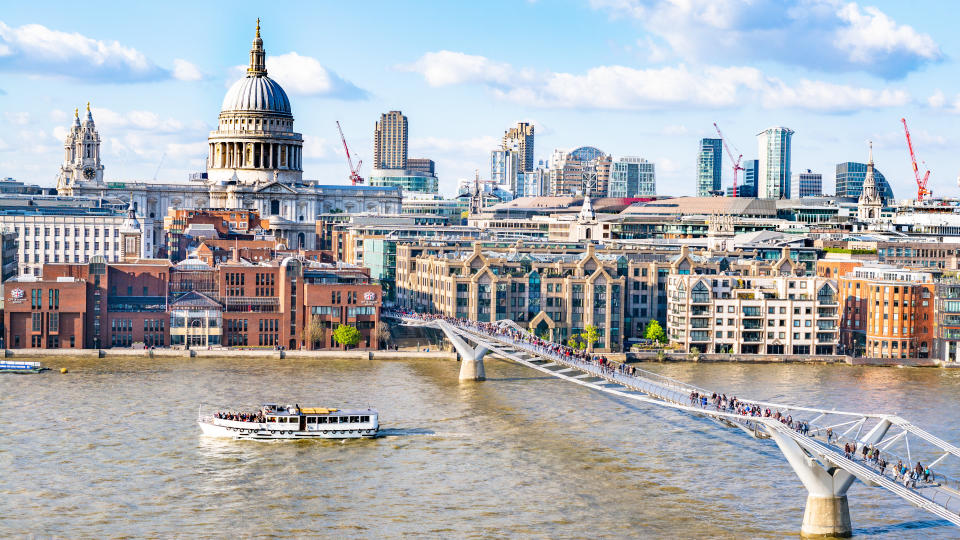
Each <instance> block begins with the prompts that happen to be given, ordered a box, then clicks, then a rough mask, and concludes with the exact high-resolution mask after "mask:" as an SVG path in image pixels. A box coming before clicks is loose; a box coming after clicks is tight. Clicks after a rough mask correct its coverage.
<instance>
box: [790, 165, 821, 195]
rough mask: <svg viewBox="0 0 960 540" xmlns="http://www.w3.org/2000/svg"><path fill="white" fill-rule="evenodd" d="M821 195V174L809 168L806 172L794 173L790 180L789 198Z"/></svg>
mask: <svg viewBox="0 0 960 540" xmlns="http://www.w3.org/2000/svg"><path fill="white" fill-rule="evenodd" d="M821 195H823V175H821V174H820V173H815V172H813V171H811V170H810V169H807V172H801V173H794V175H793V178H792V179H791V180H790V198H791V199H799V198H800V197H819V196H821Z"/></svg>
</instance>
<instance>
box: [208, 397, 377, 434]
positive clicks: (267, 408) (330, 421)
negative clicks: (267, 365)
mask: <svg viewBox="0 0 960 540" xmlns="http://www.w3.org/2000/svg"><path fill="white" fill-rule="evenodd" d="M197 423H198V424H200V430H201V431H202V432H203V434H204V435H207V436H211V437H229V438H232V439H246V440H257V441H268V440H299V439H359V438H365V439H372V438H374V437H376V436H377V433H378V432H379V431H380V424H379V414H378V413H377V411H375V410H373V409H334V408H329V407H300V406H299V405H278V404H276V403H266V404H264V405H263V406H262V407H260V409H259V410H257V411H255V412H246V413H238V412H225V411H215V412H212V413H210V414H204V410H203V405H202V404H201V405H200V412H199V414H198V418H197Z"/></svg>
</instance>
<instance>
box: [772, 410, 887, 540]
mask: <svg viewBox="0 0 960 540" xmlns="http://www.w3.org/2000/svg"><path fill="white" fill-rule="evenodd" d="M888 429H890V421H889V420H882V421H881V422H880V423H878V424H877V425H876V426H875V427H874V428H873V429H872V430H870V432H869V433H867V435H866V436H864V437H863V438H862V439H860V443H861V444H876V443H877V442H879V441H881V440H882V439H883V437H884V436H885V435H886V433H887V430H888ZM768 432H769V433H770V436H771V437H772V438H773V440H774V441H775V442H776V443H777V446H779V447H780V451H781V452H783V455H784V457H785V458H787V462H788V463H789V464H790V466H791V467H792V468H793V470H794V472H796V473H797V476H798V477H799V478H800V481H801V482H802V483H803V485H804V487H806V488H807V505H806V508H805V509H804V511H803V524H802V525H801V527H800V536H802V537H803V538H847V537H850V536H852V535H853V526H852V524H851V522H850V505H849V503H848V502H847V490H848V489H850V485H851V484H853V481H854V480H855V479H856V477H855V476H853V475H852V474H850V473H849V472H847V471H846V470H844V469H842V468H840V467H838V466H835V465H833V464H832V463H831V464H825V465H821V464H820V463H819V462H817V460H815V459H814V458H813V456H812V455H811V454H810V453H809V452H808V451H807V450H805V449H804V448H803V447H802V446H800V444H799V443H798V442H797V441H795V440H794V439H792V438H790V437H789V436H788V435H786V434H784V433H782V432H781V431H779V430H778V429H770V428H768ZM859 448H860V445H858V449H859ZM826 465H829V467H827V466H826Z"/></svg>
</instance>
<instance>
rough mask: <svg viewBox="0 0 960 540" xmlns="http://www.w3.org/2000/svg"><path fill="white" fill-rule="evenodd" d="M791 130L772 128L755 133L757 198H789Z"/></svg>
mask: <svg viewBox="0 0 960 540" xmlns="http://www.w3.org/2000/svg"><path fill="white" fill-rule="evenodd" d="M792 137H793V130H792V129H790V128H785V127H772V128H769V129H765V130H763V131H761V132H760V133H757V147H758V151H759V154H760V159H759V161H760V169H759V171H758V174H757V197H758V198H760V199H787V198H789V197H790V146H791V143H790V141H791V139H792Z"/></svg>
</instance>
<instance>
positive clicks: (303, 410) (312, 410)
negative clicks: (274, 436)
mask: <svg viewBox="0 0 960 540" xmlns="http://www.w3.org/2000/svg"><path fill="white" fill-rule="evenodd" d="M263 407H264V408H267V409H269V410H272V411H274V412H275V413H276V414H291V413H289V412H288V409H290V408H294V407H296V405H279V404H277V403H264V404H263ZM300 414H336V415H344V414H378V413H377V411H375V410H373V409H335V408H333V407H300Z"/></svg>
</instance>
